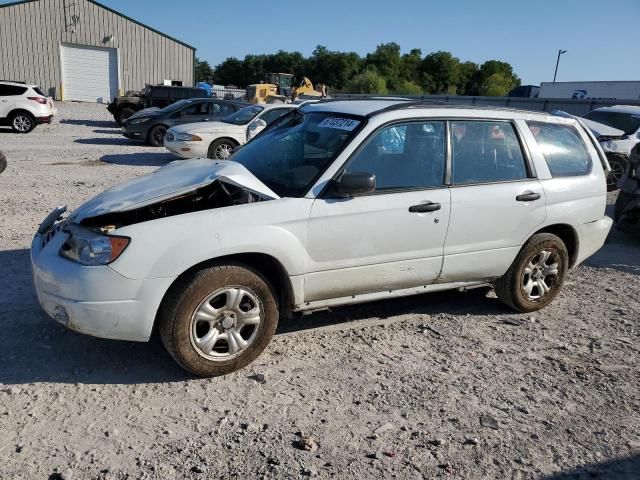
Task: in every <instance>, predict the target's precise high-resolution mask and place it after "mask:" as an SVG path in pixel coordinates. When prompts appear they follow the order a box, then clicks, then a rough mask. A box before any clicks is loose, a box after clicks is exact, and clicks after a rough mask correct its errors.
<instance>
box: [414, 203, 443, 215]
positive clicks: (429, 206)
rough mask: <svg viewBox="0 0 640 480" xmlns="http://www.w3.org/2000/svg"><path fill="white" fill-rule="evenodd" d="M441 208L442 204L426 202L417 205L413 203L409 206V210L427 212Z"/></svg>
mask: <svg viewBox="0 0 640 480" xmlns="http://www.w3.org/2000/svg"><path fill="white" fill-rule="evenodd" d="M441 208H442V205H440V204H439V203H433V202H426V203H420V204H418V205H413V206H411V207H409V212H411V213H428V212H435V211H436V210H440V209H441Z"/></svg>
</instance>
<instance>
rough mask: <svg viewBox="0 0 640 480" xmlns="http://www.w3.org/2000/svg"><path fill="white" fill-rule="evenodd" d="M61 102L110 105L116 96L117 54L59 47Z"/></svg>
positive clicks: (69, 46) (105, 50)
mask: <svg viewBox="0 0 640 480" xmlns="http://www.w3.org/2000/svg"><path fill="white" fill-rule="evenodd" d="M60 58H61V60H62V88H63V93H62V94H63V99H64V100H77V101H81V102H98V103H107V102H110V101H111V99H113V97H115V96H116V95H117V93H118V54H117V50H116V49H115V48H98V47H85V46H79V45H62V46H61V47H60Z"/></svg>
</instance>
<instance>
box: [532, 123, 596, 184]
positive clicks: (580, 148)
mask: <svg viewBox="0 0 640 480" xmlns="http://www.w3.org/2000/svg"><path fill="white" fill-rule="evenodd" d="M527 125H529V129H530V130H531V133H532V134H533V136H534V137H535V139H536V142H538V145H539V146H540V150H541V151H542V155H544V158H545V160H546V161H547V165H548V166H549V171H550V172H551V175H552V176H554V177H575V176H579V175H588V174H589V173H590V172H591V166H592V161H591V155H589V150H587V147H586V145H585V144H584V142H583V141H582V138H581V137H580V135H579V134H578V132H577V131H576V129H575V128H573V127H571V126H569V125H559V124H554V123H544V122H527Z"/></svg>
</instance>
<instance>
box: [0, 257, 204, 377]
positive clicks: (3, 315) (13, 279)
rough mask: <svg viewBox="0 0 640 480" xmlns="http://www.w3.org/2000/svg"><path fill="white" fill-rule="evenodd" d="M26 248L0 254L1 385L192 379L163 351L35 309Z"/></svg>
mask: <svg viewBox="0 0 640 480" xmlns="http://www.w3.org/2000/svg"><path fill="white" fill-rule="evenodd" d="M29 258H30V257H29V250H28V249H23V250H5V251H0V271H1V272H3V275H0V383H3V384H5V385H7V384H16V385H22V384H29V383H39V382H56V383H80V384H82V383H84V384H137V383H166V382H178V381H185V380H189V379H193V378H194V377H193V376H191V375H189V374H188V373H187V372H185V371H184V370H182V369H181V368H180V367H179V366H178V365H177V364H176V363H175V362H174V361H173V359H172V358H171V357H170V356H169V354H168V353H167V352H166V350H165V349H164V347H163V345H162V342H161V341H160V339H159V337H158V336H157V335H154V336H152V338H151V341H150V342H148V343H137V342H124V341H115V340H105V339H100V338H95V337H90V336H87V335H82V334H79V333H76V332H73V331H71V330H68V329H66V328H65V327H63V326H62V325H59V324H57V323H56V322H54V321H53V320H51V319H50V318H49V317H48V316H47V315H46V314H45V313H44V312H43V311H42V310H41V308H40V306H39V305H38V299H37V297H36V293H35V289H34V287H33V284H32V280H31V268H30V259H29Z"/></svg>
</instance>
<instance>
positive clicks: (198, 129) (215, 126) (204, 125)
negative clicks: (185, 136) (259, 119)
mask: <svg viewBox="0 0 640 480" xmlns="http://www.w3.org/2000/svg"><path fill="white" fill-rule="evenodd" d="M170 131H171V133H191V134H193V133H218V132H238V133H244V132H246V131H247V126H246V125H233V124H232V123H225V122H197V123H185V124H183V125H177V126H175V127H171V129H170Z"/></svg>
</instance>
